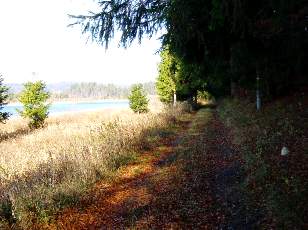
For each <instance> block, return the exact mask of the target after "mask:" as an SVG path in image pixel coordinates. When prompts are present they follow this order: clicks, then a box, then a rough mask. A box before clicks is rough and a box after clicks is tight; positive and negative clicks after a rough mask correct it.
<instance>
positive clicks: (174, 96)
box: [173, 92, 176, 106]
mask: <svg viewBox="0 0 308 230" xmlns="http://www.w3.org/2000/svg"><path fill="white" fill-rule="evenodd" d="M175 105H176V92H174V93H173V106H175Z"/></svg>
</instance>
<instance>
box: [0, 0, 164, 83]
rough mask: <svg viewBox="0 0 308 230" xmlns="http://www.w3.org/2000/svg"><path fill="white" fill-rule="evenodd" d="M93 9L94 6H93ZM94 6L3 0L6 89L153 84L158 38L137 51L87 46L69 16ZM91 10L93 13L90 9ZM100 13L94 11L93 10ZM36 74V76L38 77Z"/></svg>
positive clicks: (1, 56) (0, 62) (0, 66)
mask: <svg viewBox="0 0 308 230" xmlns="http://www.w3.org/2000/svg"><path fill="white" fill-rule="evenodd" d="M91 5H92V6H91ZM95 6H96V4H94V3H93V1H91V0H0V29H1V32H0V73H1V74H2V75H3V78H4V81H5V82H6V83H23V82H26V81H33V80H43V81H45V82H47V83H55V82H63V81H66V82H71V81H73V82H78V81H84V82H89V81H94V82H99V83H115V84H131V83H138V82H147V81H154V80H155V78H156V76H157V64H158V63H159V61H160V58H159V55H155V54H154V53H155V52H156V51H157V50H158V49H159V48H160V41H158V40H157V39H156V38H154V37H153V38H152V39H151V40H148V39H144V40H143V42H142V44H141V45H139V44H138V43H137V42H136V44H133V46H132V47H130V48H127V49H126V50H125V49H123V48H118V47H117V44H116V43H112V44H111V45H110V48H109V49H108V50H107V51H105V48H104V47H101V46H99V45H97V44H96V43H92V42H91V41H89V42H88V43H87V42H86V40H87V39H86V38H87V37H86V36H85V35H81V28H80V27H78V26H76V27H75V28H71V27H69V28H68V27H67V25H68V24H69V23H71V22H72V21H70V19H69V18H68V16H67V14H81V13H86V12H87V11H88V10H91V9H92V10H93V7H95ZM91 7H92V8H91ZM94 9H95V8H94ZM33 73H35V74H33Z"/></svg>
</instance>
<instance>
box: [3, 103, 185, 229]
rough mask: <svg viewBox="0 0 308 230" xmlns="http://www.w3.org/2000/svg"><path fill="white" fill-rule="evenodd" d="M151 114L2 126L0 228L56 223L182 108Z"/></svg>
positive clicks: (116, 113) (111, 113)
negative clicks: (31, 126) (53, 219)
mask: <svg viewBox="0 0 308 230" xmlns="http://www.w3.org/2000/svg"><path fill="white" fill-rule="evenodd" d="M151 111H152V112H150V113H147V114H140V115H137V114H134V113H132V112H131V111H130V110H128V109H122V110H102V111H97V112H87V113H86V112H83V113H76V114H63V115H58V116H51V117H50V118H48V120H47V122H46V126H45V127H44V128H42V129H38V130H34V131H31V130H29V129H28V127H27V121H25V120H22V119H18V118H15V119H12V120H9V121H8V122H7V123H6V124H1V125H0V130H1V131H0V141H1V142H0V153H1V154H0V182H1V183H0V228H1V229H2V228H7V227H8V226H15V227H17V226H21V227H22V228H28V227H29V226H31V224H32V222H33V221H37V220H38V221H43V222H48V221H50V218H51V216H52V214H54V213H56V212H57V211H59V210H61V209H62V208H64V207H66V206H68V205H73V204H75V203H76V202H77V201H78V197H80V195H81V194H82V193H84V192H85V191H86V190H87V188H89V186H90V185H91V184H93V183H95V182H96V181H97V180H99V179H103V178H106V180H107V179H111V178H112V174H113V172H115V171H116V170H117V169H118V168H120V167H121V166H122V165H125V164H127V163H129V162H132V161H134V158H135V157H136V155H137V154H139V153H140V152H141V151H142V150H145V149H150V148H151V146H153V145H155V143H156V142H157V139H158V138H159V136H160V134H162V133H165V132H168V129H169V128H170V127H171V126H173V125H175V123H176V119H175V118H176V117H177V116H178V115H179V114H180V113H181V112H182V109H181V108H180V107H179V108H176V109H172V110H168V109H164V108H163V107H162V105H160V104H159V103H157V102H156V103H154V105H153V104H152V107H151ZM155 141H156V142H155Z"/></svg>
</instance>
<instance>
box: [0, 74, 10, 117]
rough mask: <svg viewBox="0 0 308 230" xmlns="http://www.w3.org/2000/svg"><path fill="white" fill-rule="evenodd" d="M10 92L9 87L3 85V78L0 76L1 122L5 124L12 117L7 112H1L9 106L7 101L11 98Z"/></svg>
mask: <svg viewBox="0 0 308 230" xmlns="http://www.w3.org/2000/svg"><path fill="white" fill-rule="evenodd" d="M8 90H9V89H8V87H6V86H4V85H3V78H2V76H1V75H0V122H4V121H5V120H6V119H8V118H9V116H10V114H9V113H7V112H1V110H2V109H3V106H4V105H6V104H7V102H6V101H7V99H8V97H9V94H8Z"/></svg>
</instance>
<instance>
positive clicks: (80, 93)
mask: <svg viewBox="0 0 308 230" xmlns="http://www.w3.org/2000/svg"><path fill="white" fill-rule="evenodd" d="M142 85H143V87H144V89H145V91H146V92H147V93H148V94H150V95H154V94H156V92H155V83H154V82H146V83H143V84H142ZM7 86H8V87H9V88H10V89H9V92H10V93H11V94H14V95H16V94H18V93H19V92H20V91H21V90H22V89H23V85H22V84H15V83H10V84H7ZM130 88H131V86H119V85H115V84H99V83H95V82H81V83H73V82H59V83H52V84H47V90H48V91H49V92H50V93H51V95H52V97H53V98H56V99H64V98H101V99H104V98H106V99H107V98H127V96H128V95H129V93H130Z"/></svg>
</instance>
